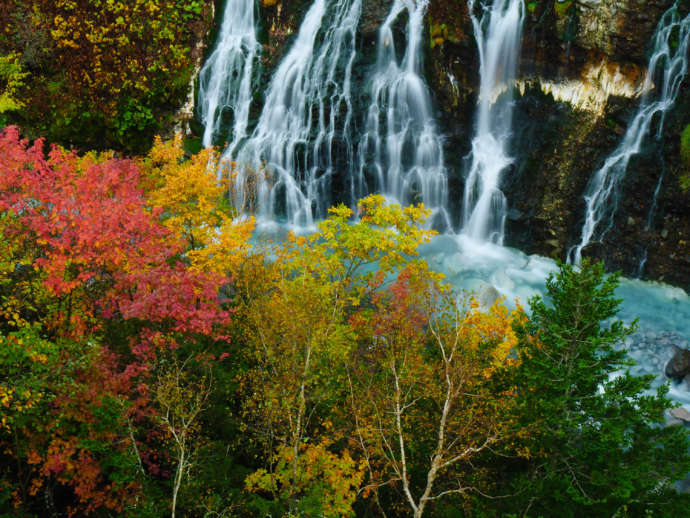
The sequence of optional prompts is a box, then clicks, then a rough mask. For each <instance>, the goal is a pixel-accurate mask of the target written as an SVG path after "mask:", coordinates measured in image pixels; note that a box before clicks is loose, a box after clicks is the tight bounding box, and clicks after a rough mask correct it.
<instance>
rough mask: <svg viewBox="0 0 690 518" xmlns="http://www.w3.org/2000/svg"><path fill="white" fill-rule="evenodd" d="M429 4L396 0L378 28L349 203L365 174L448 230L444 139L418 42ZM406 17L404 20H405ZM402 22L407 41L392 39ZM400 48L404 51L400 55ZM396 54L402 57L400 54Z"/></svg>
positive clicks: (394, 198) (379, 188) (392, 196)
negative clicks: (418, 205)
mask: <svg viewBox="0 0 690 518" xmlns="http://www.w3.org/2000/svg"><path fill="white" fill-rule="evenodd" d="M428 4H429V2H428V0H395V2H394V3H393V6H392V8H391V10H390V13H389V14H388V17H387V18H386V20H385V22H384V23H383V25H382V26H381V28H380V29H379V36H378V47H377V56H376V67H375V72H374V75H373V78H372V80H371V104H370V105H369V108H368V110H367V114H366V122H365V126H364V132H363V135H362V138H361V140H360V144H359V148H358V154H359V171H358V174H356V175H355V177H354V178H353V182H352V192H351V197H352V202H353V203H354V202H355V201H356V200H357V199H358V198H360V197H362V196H363V195H365V194H367V182H366V178H367V176H369V175H371V176H373V177H374V179H375V182H376V190H377V191H378V192H381V193H383V194H384V195H385V196H386V197H387V198H388V199H389V200H390V201H392V202H397V203H401V204H403V205H408V204H410V203H414V202H420V201H421V202H423V203H424V205H425V206H426V207H428V208H430V209H431V210H432V214H433V215H432V218H431V220H432V225H433V226H434V227H435V228H437V229H439V230H441V231H448V230H452V226H451V223H450V219H449V217H448V214H447V212H446V206H447V200H448V180H447V174H446V168H445V166H444V159H443V146H442V140H441V138H440V135H439V133H438V129H437V126H436V120H435V118H434V114H433V112H432V108H431V100H430V96H429V91H428V89H427V86H426V84H425V82H424V79H423V77H422V64H421V55H422V48H421V46H422V42H423V40H422V38H423V33H424V16H425V13H426V9H427V7H428ZM403 17H405V18H403ZM402 19H406V23H407V25H406V32H405V33H406V41H404V42H399V41H396V38H395V34H394V25H395V24H396V23H399V22H400V21H401V20H402ZM401 50H402V52H401ZM399 54H402V55H401V56H400V55H399Z"/></svg>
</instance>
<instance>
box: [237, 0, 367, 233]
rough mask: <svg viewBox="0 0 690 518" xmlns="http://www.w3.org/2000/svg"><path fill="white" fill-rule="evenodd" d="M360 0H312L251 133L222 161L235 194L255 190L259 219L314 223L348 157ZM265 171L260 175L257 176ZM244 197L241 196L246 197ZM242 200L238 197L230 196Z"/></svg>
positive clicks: (294, 223) (321, 211)
mask: <svg viewBox="0 0 690 518" xmlns="http://www.w3.org/2000/svg"><path fill="white" fill-rule="evenodd" d="M361 10H362V1H361V0H315V1H314V3H313V4H312V5H311V7H310V8H309V10H308V11H307V13H306V15H305V18H304V21H303V22H302V24H301V26H300V29H299V32H298V34H297V38H296V40H295V42H294V43H293V45H292V47H291V49H290V51H289V52H288V54H287V55H286V56H285V57H284V58H283V60H282V61H281V63H280V65H279V66H278V69H277V70H276V71H275V73H274V75H273V78H272V79H271V83H270V85H269V87H268V90H267V93H266V99H265V103H264V108H263V111H262V113H261V115H260V117H259V120H258V123H257V126H256V128H255V129H254V132H253V133H252V135H251V136H250V137H249V138H248V139H246V140H245V141H244V142H242V143H241V144H240V145H239V146H235V145H234V143H233V145H231V146H230V148H229V149H233V148H236V152H231V151H226V152H225V154H224V158H225V160H226V161H234V162H235V163H236V164H240V166H239V167H240V169H239V170H238V171H235V178H234V181H235V184H236V185H235V187H234V188H233V192H235V193H246V190H247V185H248V184H250V183H251V184H252V189H255V191H256V192H255V194H254V196H255V197H256V205H257V207H256V212H257V215H258V216H259V218H260V219H266V220H273V219H274V218H275V217H277V216H279V215H282V216H284V217H285V218H286V220H287V222H288V223H289V224H290V225H292V226H295V227H311V226H312V225H313V222H314V218H315V217H323V216H325V214H326V210H327V208H328V205H329V204H330V185H331V177H332V176H333V175H334V174H335V165H336V161H335V158H336V155H339V156H344V157H345V158H344V161H345V162H346V163H351V162H352V156H353V151H352V149H353V146H352V136H351V133H352V112H353V108H352V84H351V83H352V66H353V63H354V60H355V57H356V49H355V33H356V30H357V25H358V23H359V17H360V14H361ZM257 172H262V173H263V174H257ZM243 196H244V195H243ZM235 201H236V203H238V204H239V206H242V205H241V204H242V203H243V201H244V199H243V200H235Z"/></svg>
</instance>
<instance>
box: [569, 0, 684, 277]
mask: <svg viewBox="0 0 690 518" xmlns="http://www.w3.org/2000/svg"><path fill="white" fill-rule="evenodd" d="M688 50H690V14H689V15H687V16H686V17H685V18H684V19H682V20H681V18H680V15H679V14H678V9H677V6H676V5H674V6H673V7H671V8H670V9H669V10H668V11H666V13H664V15H663V16H662V17H661V20H660V21H659V25H658V27H657V31H656V34H655V36H654V45H653V48H652V56H651V58H650V60H649V67H648V69H647V75H646V77H645V85H644V89H645V94H644V96H643V98H642V101H641V102H640V105H639V107H638V110H637V114H636V115H635V117H634V118H633V120H632V122H631V123H630V125H629V126H628V129H627V131H626V132H625V135H624V137H623V140H622V141H621V143H620V144H619V145H618V147H617V148H616V149H615V150H614V151H613V153H611V155H610V156H609V157H608V158H607V159H606V161H605V162H604V165H603V166H602V167H601V169H599V170H598V171H597V172H596V173H595V174H594V176H593V177H592V179H591V180H590V182H589V185H588V186H587V191H586V192H585V204H586V209H585V223H584V225H583V227H582V235H581V239H580V243H579V244H578V245H576V246H574V247H573V248H572V249H571V250H570V251H569V253H568V261H569V262H572V263H574V264H579V263H580V261H581V260H582V249H583V248H584V247H585V246H587V245H588V244H589V243H590V242H592V240H593V239H594V240H597V241H600V240H601V239H603V237H604V235H605V234H606V233H607V232H608V231H609V230H610V229H611V227H612V225H613V217H614V215H615V213H616V209H617V205H618V187H619V185H620V183H621V181H622V180H623V178H624V177H625V172H626V170H627V168H628V163H629V162H630V159H631V158H632V157H633V156H635V155H636V154H638V153H639V152H640V151H641V150H642V145H643V144H644V141H645V138H646V136H647V134H648V133H649V131H650V127H651V125H652V122H653V120H654V118H655V116H657V115H658V116H659V117H658V124H657V131H656V138H658V139H659V138H661V135H662V131H663V125H664V118H665V115H666V112H667V111H668V110H669V109H670V108H671V107H672V106H673V104H674V102H675V100H676V97H677V96H678V92H679V90H680V86H681V83H682V82H683V79H684V77H685V75H686V73H687V70H688ZM657 194H658V189H657V190H656V191H655V201H654V203H656V195H657Z"/></svg>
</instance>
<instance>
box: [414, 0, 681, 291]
mask: <svg viewBox="0 0 690 518" xmlns="http://www.w3.org/2000/svg"><path fill="white" fill-rule="evenodd" d="M672 3H673V2H672V1H671V0H658V1H644V0H581V1H577V2H576V1H570V0H567V1H564V2H554V1H544V0H538V1H528V2H527V3H526V7H527V18H526V25H525V28H524V36H523V49H522V53H521V62H520V72H519V80H518V85H517V87H518V88H517V92H516V101H515V102H516V115H515V117H516V121H515V123H514V127H515V128H516V129H517V131H516V135H515V140H514V143H513V149H514V150H515V153H516V156H517V157H518V160H517V161H516V165H515V166H513V170H512V171H510V172H509V173H508V174H505V175H504V178H505V180H504V185H503V186H502V187H503V189H502V190H503V191H504V193H505V194H506V196H507V198H508V203H509V207H510V210H509V213H508V222H507V229H506V234H507V236H506V239H507V244H509V245H512V246H517V247H518V248H520V249H522V250H524V251H526V252H529V253H539V254H543V255H547V256H552V257H557V258H559V259H562V260H563V259H565V257H566V254H567V250H568V248H569V247H570V246H573V245H574V244H575V243H577V242H578V240H579V237H580V229H581V226H582V223H583V217H584V207H585V206H584V200H583V192H584V191H585V188H586V186H587V183H588V181H589V178H590V177H591V175H592V173H593V172H594V171H596V170H597V169H598V168H599V167H600V166H601V165H602V163H603V161H604V159H605V158H606V157H607V156H608V154H609V153H610V152H611V151H612V150H613V149H614V148H615V147H616V146H617V144H618V143H619V142H620V140H621V138H622V135H623V133H624V132H625V128H626V127H627V125H628V123H629V122H630V119H631V118H632V117H633V115H634V111H635V107H636V106H637V103H638V102H639V97H640V95H641V94H642V93H643V80H644V75H645V72H646V63H647V59H648V52H649V45H650V42H651V39H652V36H653V34H654V31H655V28H656V25H657V23H658V21H659V19H660V17H661V15H662V14H663V12H665V11H666V10H667V9H668V8H669V7H670V6H671V4H672ZM449 4H450V2H443V1H436V2H433V1H432V4H431V7H430V10H429V18H430V27H431V29H430V31H431V45H430V47H431V48H430V51H429V64H428V69H429V81H430V84H431V85H432V89H433V91H434V92H435V93H436V99H437V102H438V105H439V110H440V118H441V121H442V125H443V129H444V131H445V134H446V135H447V136H448V146H447V147H448V154H447V158H448V161H449V162H451V164H450V165H451V166H452V167H453V168H454V169H455V170H457V171H462V170H463V157H464V156H465V155H466V154H467V153H468V151H469V150H468V145H469V138H471V134H472V131H471V129H472V117H473V113H474V110H473V107H474V101H475V98H476V92H475V88H476V85H477V84H478V81H477V78H476V70H477V68H478V65H477V63H476V61H477V58H476V46H475V43H474V40H473V36H472V32H471V24H470V22H469V14H468V12H467V7H466V5H465V3H464V2H459V3H458V5H457V6H456V8H455V9H454V10H453V13H454V14H453V15H450V13H449V11H448V5H449ZM685 4H690V3H689V2H685ZM681 9H684V12H687V11H688V10H689V9H690V5H685V6H683V5H681ZM434 31H436V34H437V36H436V38H434ZM686 83H687V80H686ZM688 96H690V90H688V89H687V88H685V90H684V91H683V92H681V94H680V95H679V101H678V103H677V105H676V107H675V108H674V110H673V112H672V115H671V116H669V117H668V118H667V120H666V129H665V133H664V137H663V138H662V139H661V140H660V141H659V142H656V143H655V142H653V141H652V142H651V143H650V144H649V145H648V146H646V148H645V150H644V151H643V153H641V154H640V155H639V156H637V157H636V158H635V159H634V160H633V161H632V163H631V165H630V167H629V168H628V174H627V176H626V180H625V182H624V183H623V186H622V193H621V194H622V196H621V197H620V203H619V206H618V210H617V212H616V217H615V220H614V226H613V228H612V230H611V231H610V232H609V233H608V234H607V235H606V236H605V239H604V241H603V242H602V243H593V244H592V245H591V246H590V247H588V248H587V249H586V250H585V255H590V256H593V257H596V258H598V259H603V260H605V261H606V263H607V264H608V266H609V267H610V268H612V269H614V268H619V269H622V270H623V272H624V273H625V274H626V275H638V274H639V273H640V264H641V263H643V268H642V275H643V276H644V277H646V278H651V279H659V280H664V281H666V282H671V283H674V284H678V285H681V286H683V287H685V288H686V289H687V288H689V287H690V247H689V244H688V243H690V196H689V195H688V193H686V192H684V191H683V190H682V189H681V188H680V184H679V178H680V176H681V173H682V171H683V164H682V163H681V161H680V153H679V142H680V133H681V131H682V130H683V128H684V127H685V126H686V125H687V124H688V123H689V122H690V102H689V101H687V100H685V99H686V98H687V97H688ZM453 161H454V163H452V162H453ZM662 172H663V174H664V179H663V182H662V183H661V186H660V191H659V196H658V206H657V207H656V208H655V210H654V214H653V215H652V218H651V221H650V220H649V214H650V205H651V203H652V199H653V197H654V192H655V189H656V188H657V186H658V182H659V177H660V174H661V173H662ZM454 180H455V187H454V191H453V192H458V193H461V192H462V183H463V179H462V175H460V176H459V177H456V178H455V179H454ZM458 196H459V195H458Z"/></svg>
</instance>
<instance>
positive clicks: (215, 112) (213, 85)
mask: <svg viewBox="0 0 690 518" xmlns="http://www.w3.org/2000/svg"><path fill="white" fill-rule="evenodd" d="M255 11H256V8H255V0H228V1H227V2H226V5H225V11H224V12H223V22H222V25H221V29H220V34H219V36H218V41H217V43H216V47H215V49H214V50H213V52H212V53H211V55H210V56H209V58H208V60H207V61H206V63H205V64H204V66H203V68H202V69H201V72H200V73H199V96H198V110H199V117H200V119H201V122H202V124H203V125H204V134H203V137H202V144H203V145H204V147H210V146H212V145H213V144H214V142H215V141H216V140H217V139H219V138H225V137H227V140H228V141H230V142H233V143H238V142H241V140H242V139H243V138H244V137H245V136H246V131H247V125H248V123H249V108H250V105H251V100H252V74H253V71H254V64H255V62H256V60H257V58H258V57H259V55H260V51H261V45H259V42H258V40H257V37H256V12H255ZM227 111H231V112H232V120H233V122H232V127H231V129H230V131H229V132H228V134H227V135H222V134H221V131H222V126H223V119H224V114H225V113H226V112H227Z"/></svg>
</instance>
